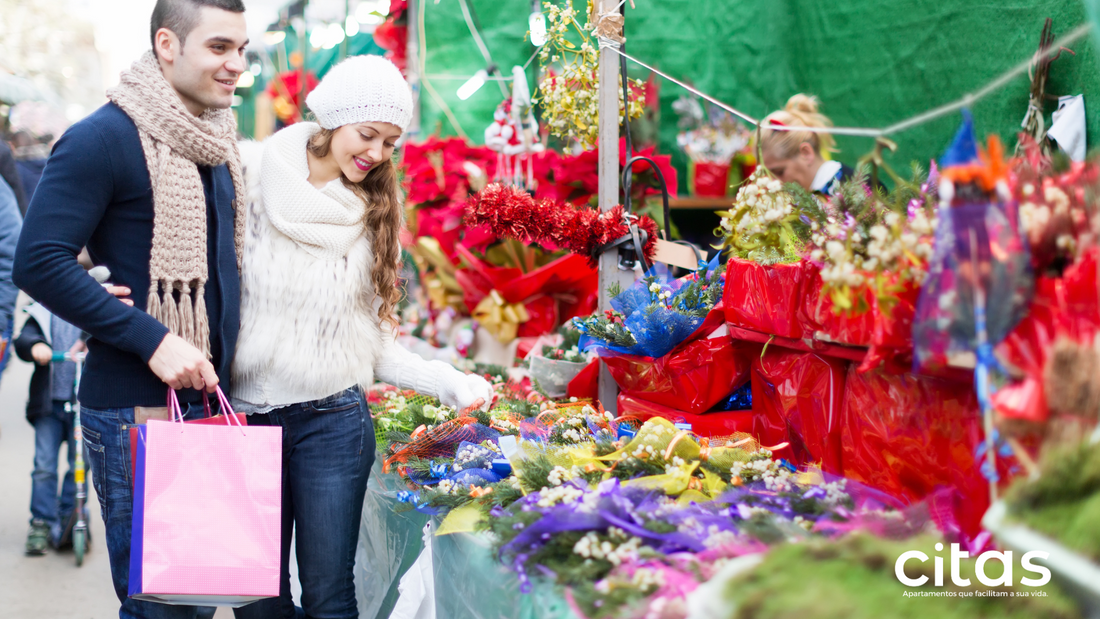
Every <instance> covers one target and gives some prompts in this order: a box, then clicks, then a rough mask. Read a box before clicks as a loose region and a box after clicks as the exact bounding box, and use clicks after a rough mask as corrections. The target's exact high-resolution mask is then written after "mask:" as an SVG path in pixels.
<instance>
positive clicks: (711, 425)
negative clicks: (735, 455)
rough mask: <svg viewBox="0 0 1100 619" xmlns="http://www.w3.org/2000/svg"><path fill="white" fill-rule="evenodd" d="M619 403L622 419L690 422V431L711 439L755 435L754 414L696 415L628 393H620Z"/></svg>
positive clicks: (717, 413) (716, 413) (718, 413)
mask: <svg viewBox="0 0 1100 619" xmlns="http://www.w3.org/2000/svg"><path fill="white" fill-rule="evenodd" d="M618 403H619V416H620V417H637V418H639V419H641V420H642V421H645V420H647V419H650V418H651V417H664V418H665V419H668V420H669V421H671V422H673V423H690V424H691V431H692V432H694V433H695V434H697V435H698V436H705V437H707V438H711V437H714V436H729V435H730V434H734V433H737V432H744V433H746V434H751V433H752V424H753V413H752V411H721V412H714V413H707V414H706V415H695V414H692V413H688V412H685V411H681V410H676V409H675V408H671V407H668V406H663V405H661V404H654V403H653V402H646V401H645V400H639V399H638V398H634V397H631V396H629V395H626V394H619V399H618Z"/></svg>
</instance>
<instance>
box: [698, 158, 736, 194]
mask: <svg viewBox="0 0 1100 619" xmlns="http://www.w3.org/2000/svg"><path fill="white" fill-rule="evenodd" d="M691 168H692V170H691V171H692V179H691V181H692V190H693V193H694V194H695V195H697V196H710V197H717V198H721V197H724V196H725V195H726V190H727V188H728V186H729V176H730V164H728V163H713V162H710V161H693V162H691Z"/></svg>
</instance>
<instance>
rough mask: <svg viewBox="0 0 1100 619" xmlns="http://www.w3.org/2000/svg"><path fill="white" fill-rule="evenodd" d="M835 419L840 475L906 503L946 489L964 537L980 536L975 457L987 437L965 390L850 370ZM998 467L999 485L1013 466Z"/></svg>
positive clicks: (981, 497)
mask: <svg viewBox="0 0 1100 619" xmlns="http://www.w3.org/2000/svg"><path fill="white" fill-rule="evenodd" d="M841 420H842V423H841V426H842V431H841V436H842V440H841V449H842V454H841V458H842V461H843V464H844V475H845V476H846V477H848V478H849V479H852V480H854V481H858V482H860V483H864V484H867V485H868V486H871V487H872V488H875V489H877V490H881V491H883V492H886V493H887V494H890V495H892V496H894V497H897V498H899V499H901V500H904V501H906V502H916V501H920V500H923V499H924V498H926V497H928V496H930V495H931V494H933V493H934V492H936V491H938V490H944V489H946V490H949V491H950V492H951V493H953V495H954V498H955V507H956V514H957V517H958V519H959V524H960V526H961V527H962V529H963V531H964V532H965V533H966V534H967V535H971V536H973V535H975V534H976V533H977V532H978V531H979V530H980V528H981V519H982V515H983V514H985V510H986V508H987V507H989V483H988V481H987V480H986V479H985V477H983V476H982V473H981V469H980V463H979V462H978V460H977V459H976V458H975V452H976V449H977V447H978V445H979V443H981V442H983V441H984V440H985V433H984V432H983V430H982V418H981V414H980V412H979V409H978V401H977V397H976V396H975V395H974V390H973V388H972V387H971V386H970V385H967V384H965V383H957V382H951V381H947V380H943V379H938V378H932V377H927V376H917V375H914V374H905V375H891V374H887V373H886V372H883V371H881V370H876V371H873V372H867V373H859V372H858V371H856V369H855V368H852V369H851V370H850V371H849V372H848V378H847V381H846V384H845V390H844V403H843V408H842V416H841ZM997 465H998V469H999V472H1000V475H1001V479H1005V477H1006V476H1007V475H1008V474H1009V471H1010V470H1011V469H1012V467H1013V466H1014V463H1013V462H1012V461H1006V459H1005V458H1001V457H998V458H997Z"/></svg>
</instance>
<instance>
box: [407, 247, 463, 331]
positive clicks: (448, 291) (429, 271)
mask: <svg viewBox="0 0 1100 619" xmlns="http://www.w3.org/2000/svg"><path fill="white" fill-rule="evenodd" d="M413 258H414V259H415V260H416V266H417V269H419V271H420V282H421V284H422V285H423V286H424V290H425V291H426V292H427V294H428V300H429V301H431V303H432V307H434V308H436V309H443V308H444V307H452V308H454V309H455V311H457V312H458V313H459V315H464V314H465V313H466V300H465V299H464V298H463V296H462V287H461V286H459V285H458V280H456V279H455V266H454V265H453V264H451V261H450V259H448V258H447V256H445V255H444V254H443V249H442V248H441V247H440V246H439V241H437V240H435V239H434V238H431V237H427V236H422V237H420V238H418V239H416V246H415V248H414V250H413Z"/></svg>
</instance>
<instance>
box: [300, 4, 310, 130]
mask: <svg viewBox="0 0 1100 619" xmlns="http://www.w3.org/2000/svg"><path fill="white" fill-rule="evenodd" d="M308 8H309V0H304V2H302V31H301V32H300V33H298V45H299V47H298V49H300V50H302V72H301V76H302V83H301V84H298V87H299V93H298V95H299V98H298V114H299V116H301V120H305V119H306V95H308V94H309V70H308V69H307V68H306V59H307V58H308V54H309V49H308V48H309V22H307V21H306V9H308Z"/></svg>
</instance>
